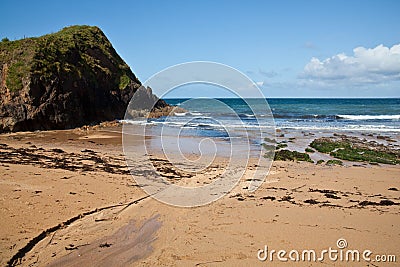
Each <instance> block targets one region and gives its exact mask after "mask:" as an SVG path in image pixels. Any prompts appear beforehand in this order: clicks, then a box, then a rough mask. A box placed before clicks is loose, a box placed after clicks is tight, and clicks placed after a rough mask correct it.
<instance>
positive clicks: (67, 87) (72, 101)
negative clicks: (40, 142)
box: [0, 26, 168, 133]
mask: <svg viewBox="0 0 400 267" xmlns="http://www.w3.org/2000/svg"><path fill="white" fill-rule="evenodd" d="M0 78H1V80H0V133H1V132H15V131H34V130H50V129H69V128H75V127H80V126H83V125H89V124H97V123H100V122H103V121H111V120H115V119H122V118H123V117H124V114H125V111H126V108H127V106H128V103H129V101H130V99H131V98H132V96H133V94H134V93H135V92H136V91H137V90H141V91H143V92H142V93H141V95H143V94H144V95H147V96H148V98H149V99H150V102H152V100H153V99H154V98H155V97H156V96H154V95H153V94H152V91H151V89H150V88H144V87H141V83H140V81H139V80H138V79H137V77H136V76H135V74H134V73H133V72H132V71H131V69H130V67H129V66H128V65H127V64H126V63H125V62H124V60H123V59H122V58H121V57H120V56H119V55H118V54H117V52H116V51H115V49H114V48H113V46H112V45H111V43H110V41H109V40H108V39H107V37H106V36H105V34H104V33H103V32H102V31H101V30H100V29H99V28H98V27H93V26H71V27H66V28H64V29H62V30H61V31H59V32H57V33H52V34H47V35H44V36H41V37H36V38H25V39H21V40H16V41H9V40H8V39H6V38H5V39H3V41H2V42H1V43H0ZM139 88H140V89H139ZM153 103H154V102H153ZM165 107H168V105H167V104H166V103H165V102H164V101H163V100H158V102H157V104H156V107H155V108H160V109H162V108H165Z"/></svg>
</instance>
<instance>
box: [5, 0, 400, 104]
mask: <svg viewBox="0 0 400 267" xmlns="http://www.w3.org/2000/svg"><path fill="white" fill-rule="evenodd" d="M0 9H1V10H2V15H1V16H0V38H3V37H8V38H9V39H11V40H13V39H19V38H23V37H24V36H27V37H31V36H39V35H43V34H46V33H50V32H56V31H58V30H60V29H62V28H63V27H65V26H69V25H75V24H86V25H97V26H99V27H100V28H101V29H102V30H103V31H104V32H105V34H106V35H107V36H108V38H109V39H110V41H111V42H112V43H113V45H114V47H115V48H116V50H117V51H118V53H119V54H120V55H121V56H122V58H124V60H125V61H126V62H127V63H128V64H129V65H130V66H131V68H132V70H133V72H134V73H135V74H136V75H137V76H138V77H139V79H140V80H141V81H142V82H144V81H145V80H146V79H148V78H149V77H150V76H151V75H153V74H155V73H157V72H159V71H160V70H162V69H164V68H167V67H169V66H171V65H175V64H179V63H183V62H188V61H196V60H204V61H215V62H220V63H223V64H227V65H230V66H232V67H234V68H236V69H238V70H239V71H241V72H243V73H245V74H246V75H248V76H249V77H250V78H251V79H252V80H253V81H254V82H256V83H257V84H258V85H259V87H260V88H261V90H262V91H263V93H264V95H265V96H266V97H400V45H399V44H400V27H399V25H400V16H398V14H400V1H396V0H392V1H385V0H378V1H366V0H364V1H339V0H335V1H322V0H321V1H312V0H309V1H222V0H214V1H183V0H182V1H172V0H169V1H152V0H150V1H82V0H81V1H75V0H71V1H11V0H3V1H1V3H0ZM155 90H156V89H155ZM156 91H157V90H156ZM188 91H190V90H188ZM206 94H210V96H212V94H213V93H212V91H211V90H210V91H209V92H206ZM241 94H243V96H245V97H246V96H251V95H246V91H243V92H241ZM176 96H186V95H184V92H179V93H177V94H176ZM215 96H224V94H223V93H221V92H219V93H218V94H217V95H215Z"/></svg>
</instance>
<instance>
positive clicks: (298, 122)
mask: <svg viewBox="0 0 400 267" xmlns="http://www.w3.org/2000/svg"><path fill="white" fill-rule="evenodd" d="M164 100H165V101H166V102H167V103H168V104H170V105H173V106H177V107H180V108H183V109H184V110H186V112H175V114H173V115H175V116H168V117H161V118H157V119H148V120H147V121H145V122H141V123H146V125H148V126H153V127H155V128H156V129H158V130H159V129H160V127H161V128H162V130H163V132H164V133H168V132H170V134H171V135H176V134H179V135H180V136H200V137H217V138H235V137H238V138H239V137H241V136H243V135H253V137H252V138H251V139H252V140H257V142H258V141H259V140H260V139H261V137H260V136H259V133H260V132H261V133H266V134H262V135H263V136H262V138H264V137H266V136H267V137H268V135H270V134H271V133H273V132H274V131H275V130H278V131H303V132H307V131H311V132H312V131H314V132H331V133H340V132H355V133H364V134H365V133H367V134H370V133H376V134H386V135H391V134H396V135H397V134H399V133H400V98H365V99H359V98H357V99H355V98H348V99H345V98H272V99H254V98H249V99H241V98H222V99H211V98H192V99H187V98H182V99H178V98H171V99H164ZM132 123H133V122H132ZM136 123H138V122H136ZM153 132H154V133H157V130H156V131H153Z"/></svg>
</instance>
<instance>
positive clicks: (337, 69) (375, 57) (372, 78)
mask: <svg viewBox="0 0 400 267" xmlns="http://www.w3.org/2000/svg"><path fill="white" fill-rule="evenodd" d="M300 78H302V79H305V80H307V81H308V82H312V83H315V82H317V83H325V84H331V83H332V82H334V83H337V82H342V83H346V84H353V85H357V84H369V83H382V82H387V81H398V80H400V44H397V45H393V46H392V47H391V48H388V47H385V46H383V45H378V46H377V47H375V48H364V47H357V48H355V49H353V55H352V56H347V55H346V54H344V53H341V54H337V55H335V56H332V57H330V58H327V59H325V60H322V61H321V60H319V59H318V58H312V59H311V61H310V62H309V63H308V64H307V65H306V66H305V67H304V71H303V73H302V74H301V75H300Z"/></svg>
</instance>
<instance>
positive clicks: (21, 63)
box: [0, 25, 136, 91]
mask: <svg viewBox="0 0 400 267" xmlns="http://www.w3.org/2000/svg"><path fill="white" fill-rule="evenodd" d="M96 51H97V52H100V53H97V54H102V55H105V57H106V58H102V59H101V61H100V60H99V59H98V58H96V57H95V56H94V54H96ZM102 57H103V56H102ZM5 63H7V67H8V71H7V76H6V77H7V78H6V85H7V87H8V88H9V89H10V90H11V91H18V90H20V89H22V87H23V80H24V79H26V78H28V77H30V76H31V75H32V74H33V75H37V76H38V77H39V78H40V80H42V81H44V82H46V81H49V80H52V79H54V78H55V77H58V76H60V75H61V74H62V75H75V76H76V77H77V78H81V77H82V76H83V75H85V77H90V79H91V80H92V81H91V82H93V83H94V84H96V83H97V81H94V80H93V79H94V77H95V76H96V75H95V73H96V72H102V73H104V74H105V75H107V76H110V77H114V76H115V86H116V88H120V89H125V88H126V86H127V85H128V84H129V83H130V81H131V80H136V77H135V76H134V74H133V73H132V72H131V71H130V68H129V66H128V65H127V64H126V63H125V62H124V61H123V60H122V59H121V58H120V57H119V55H118V54H117V53H116V51H115V50H114V48H113V47H112V45H111V43H110V42H109V41H108V39H107V37H106V36H105V35H104V33H103V32H102V31H101V30H100V29H99V28H98V27H95V26H85V25H83V26H70V27H66V28H64V29H62V30H61V31H59V32H56V33H51V34H47V35H44V36H41V37H36V38H25V39H21V40H16V41H9V40H7V39H3V41H2V42H0V67H1V68H3V71H4V64H5ZM112 64H113V65H117V66H118V71H117V73H115V70H114V71H112V70H110V68H109V66H110V65H112ZM82 72H84V73H82Z"/></svg>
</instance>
